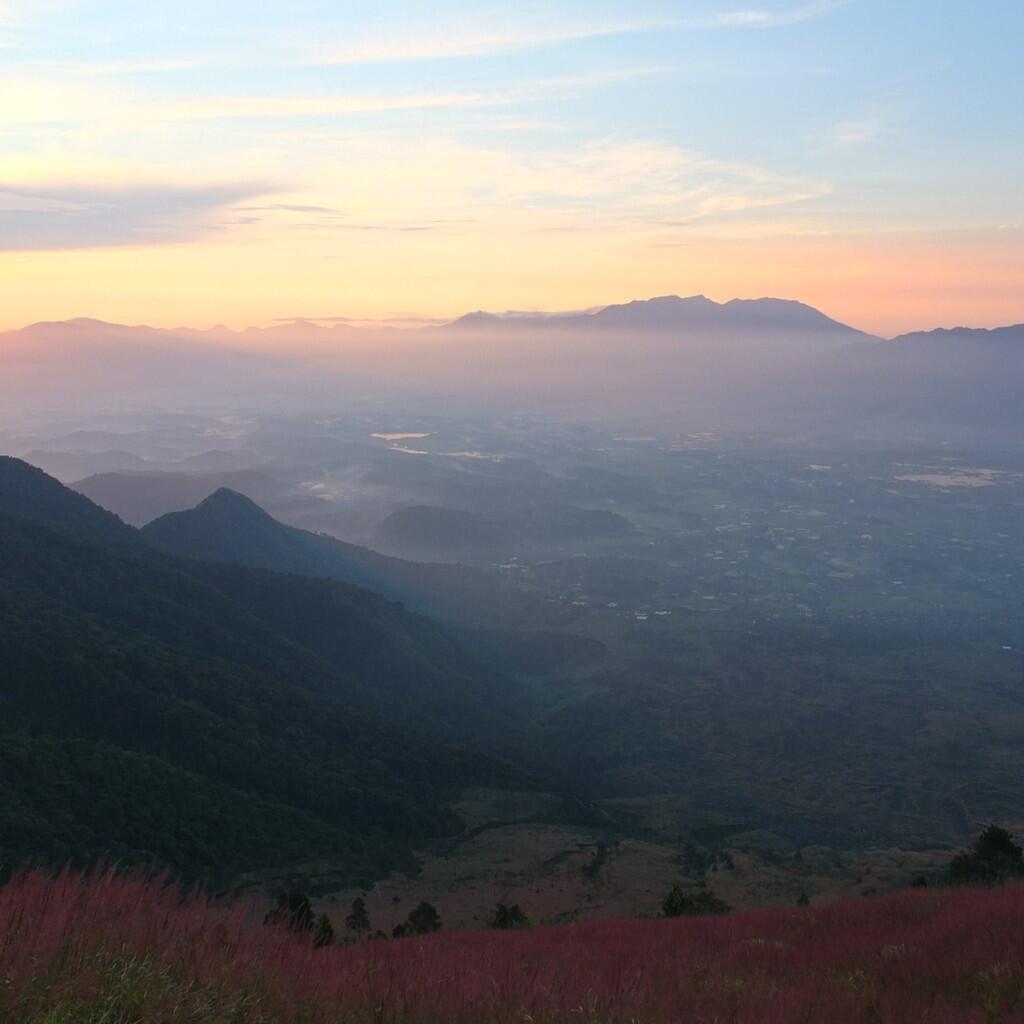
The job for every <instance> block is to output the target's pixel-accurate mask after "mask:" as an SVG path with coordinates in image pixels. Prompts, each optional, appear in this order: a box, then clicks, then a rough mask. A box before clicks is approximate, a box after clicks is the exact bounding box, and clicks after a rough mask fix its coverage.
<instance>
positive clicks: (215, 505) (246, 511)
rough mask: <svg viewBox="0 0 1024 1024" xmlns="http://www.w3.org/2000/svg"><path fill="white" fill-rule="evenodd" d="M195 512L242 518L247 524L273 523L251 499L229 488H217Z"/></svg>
mask: <svg viewBox="0 0 1024 1024" xmlns="http://www.w3.org/2000/svg"><path fill="white" fill-rule="evenodd" d="M194 511H195V512H203V513H210V512H215V513H217V514H218V515H226V516H231V517H234V518H239V517H244V518H245V519H246V520H247V521H249V522H262V521H264V520H268V521H271V522H273V519H272V517H271V516H270V515H269V514H268V513H267V512H265V511H264V510H263V509H262V508H260V506H259V505H257V504H256V502H255V501H253V500H252V498H247V497H246V496H245V495H244V494H240V493H239V492H238V491H233V490H232V489H231V488H230V487H219V488H218V489H217V490H216V491H214V492H213V494H211V495H210V496H209V497H208V498H205V499H204V500H203V501H201V502H200V503H199V504H198V505H197V506H196V507H195V509H194Z"/></svg>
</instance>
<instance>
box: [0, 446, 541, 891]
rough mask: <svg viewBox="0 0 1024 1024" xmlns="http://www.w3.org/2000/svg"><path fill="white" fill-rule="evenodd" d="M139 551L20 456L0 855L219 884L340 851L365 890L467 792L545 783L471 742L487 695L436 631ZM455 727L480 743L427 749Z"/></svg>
mask: <svg viewBox="0 0 1024 1024" xmlns="http://www.w3.org/2000/svg"><path fill="white" fill-rule="evenodd" d="M26 494H32V495H33V496H34V497H33V500H32V501H26V499H25V496H26ZM12 510H13V511H15V512H16V513H17V514H14V515H12V514H11V511H12ZM26 516H30V517H31V518H26ZM80 521H84V522H85V526H84V527H80V526H79V522H80ZM107 531H109V536H107V537H106V539H103V538H104V537H105V536H106V534H107ZM134 537H136V534H135V531H132V530H131V529H130V528H129V527H126V526H124V525H123V524H120V523H119V521H118V520H117V519H116V518H115V517H113V516H109V515H108V514H107V513H103V512H102V511H101V510H99V509H95V506H91V504H90V503H89V502H88V501H87V499H85V498H83V497H81V496H79V495H76V494H73V493H72V492H70V491H67V490H66V489H64V488H62V487H60V485H58V484H56V483H55V482H54V481H50V480H49V479H48V478H45V476H44V475H42V474H40V473H39V472H38V471H37V470H33V469H32V468H31V467H28V466H25V465H24V464H20V463H17V462H15V460H7V461H6V462H5V463H4V465H3V476H2V477H0V552H2V553H3V555H2V559H0V645H2V649H3V651H4V659H3V663H2V666H0V723H2V724H0V780H2V781H0V791H2V798H0V862H3V863H12V862H18V861H21V860H24V859H43V860H46V861H52V862H61V861H64V860H66V859H71V860H76V861H83V860H88V859H92V858H95V857H97V856H100V855H111V856H115V857H117V858H119V859H126V860H129V861H136V862H139V861H143V862H149V861H151V860H157V861H160V862H163V863H169V864H171V865H173V866H174V867H176V868H178V869H180V870H182V871H184V872H186V873H187V874H189V875H192V876H204V877H213V878H219V879H222V880H223V879H228V878H231V877H233V876H234V875H236V874H237V873H238V872H240V871H243V870H254V869H260V868H267V867H274V868H281V867H283V866H286V865H288V864H298V863H301V862H306V861H309V860H313V859H326V860H330V861H331V862H332V863H333V864H335V865H336V866H337V873H338V875H339V877H340V876H348V877H350V878H352V879H353V880H357V879H364V880H365V879H367V878H370V877H373V876H374V875H375V874H377V873H379V872H381V871H385V870H387V869H388V868H389V867H393V866H396V865H397V864H408V863H409V857H410V854H411V849H412V846H413V844H415V843H417V842H422V841H424V840H425V839H426V838H428V837H429V836H431V835H437V834H444V833H449V832H452V831H457V830H458V828H459V825H458V822H457V821H456V819H455V818H454V816H453V815H452V814H451V813H450V811H449V810H448V809H447V806H448V801H449V799H451V798H453V797H454V796H455V795H457V793H458V792H459V791H460V790H461V789H462V788H463V787H465V786H468V785H497V786H499V787H500V786H503V785H512V786H514V787H518V788H523V787H529V786H530V785H532V783H531V782H530V781H529V780H528V779H526V778H525V777H524V776H523V774H522V773H521V772H518V771H515V770H513V769H511V768H508V767H506V766H504V765H502V764H501V763H499V762H497V761H495V760H493V759H492V758H490V757H487V756H482V755H479V754H476V753H472V752H471V751H470V750H469V749H468V748H469V747H470V746H472V745H474V744H475V743H476V742H478V741H480V737H479V735H478V734H477V731H476V729H477V721H478V716H479V714H480V712H481V708H487V707H488V706H489V699H488V692H487V689H486V685H487V681H486V680H484V681H481V682H479V686H478V681H477V680H476V678H475V677H473V676H472V675H471V674H469V673H471V671H472V670H473V669H475V668H476V666H475V663H473V662H472V661H471V660H470V659H469V658H468V657H467V656H466V655H464V654H463V653H462V652H461V650H460V648H458V646H457V645H456V644H454V642H453V641H451V640H450V639H449V638H447V636H446V635H445V634H444V633H443V631H441V630H440V629H438V628H437V627H435V626H433V625H432V624H430V623H428V622H425V621H424V620H420V619H418V618H417V617H415V616H412V615H411V614H410V613H408V612H405V611H404V610H403V609H401V608H400V607H398V606H395V605H393V604H391V603H390V602H388V601H386V600H384V599H383V598H380V597H378V596H376V595H372V594H367V593H365V592H363V591H359V590H357V589H356V588H352V587H345V586H343V585H341V584H338V583H333V582H331V581H326V580H319V581H316V580H304V579H301V578H298V577H286V576H278V575H275V574H272V573H266V572H261V571H257V570H252V569H245V568H242V567H237V566H219V567H218V566H203V565H202V564H201V563H192V562H182V561H179V560H177V559H174V558H171V557H168V556H165V555H163V554H160V553H158V552H154V551H151V550H149V549H148V548H147V547H146V546H145V545H144V544H143V543H142V542H141V541H137V542H135V543H127V542H126V538H127V539H129V540H130V539H132V538H134ZM97 538H99V539H97ZM463 712H464V715H463V717H462V719H461V720H459V718H458V715H459V714H462V713H463ZM432 716H433V717H432ZM445 726H447V727H448V729H449V736H460V735H461V736H462V738H463V739H464V740H465V741H466V744H465V745H464V746H463V747H461V748H460V747H457V746H452V745H451V744H450V743H449V742H447V741H445V742H442V741H441V740H440V739H437V738H433V739H432V738H430V735H431V733H432V731H433V732H434V734H435V735H436V734H439V733H440V732H441V731H442V729H443V728H444V727H445Z"/></svg>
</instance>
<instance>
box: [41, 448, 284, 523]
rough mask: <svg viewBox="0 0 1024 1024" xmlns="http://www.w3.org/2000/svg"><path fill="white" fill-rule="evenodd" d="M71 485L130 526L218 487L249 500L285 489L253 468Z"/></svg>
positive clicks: (108, 477) (111, 476)
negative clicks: (228, 489) (227, 489)
mask: <svg viewBox="0 0 1024 1024" xmlns="http://www.w3.org/2000/svg"><path fill="white" fill-rule="evenodd" d="M28 461H31V460H28ZM71 487H72V488H73V489H74V490H76V491H78V493H79V494H84V495H85V496H86V497H87V498H89V499H90V500H91V501H94V502H95V503H96V504H97V505H99V506H100V507H101V508H106V509H109V510H110V511H111V512H115V513H116V514H117V515H119V516H120V517H121V518H122V519H123V520H124V521H125V522H126V523H131V525H132V526H145V525H146V523H150V522H152V521H153V520H154V519H157V518H159V517H160V516H162V515H166V514H167V513H169V512H181V511H184V510H185V509H189V508H193V507H194V506H195V505H197V504H198V503H199V502H200V501H202V500H203V499H204V498H208V497H209V496H210V495H211V494H213V493H214V491H218V490H220V489H221V488H222V487H225V488H230V489H231V490H233V491H237V492H238V493H239V494H244V495H245V496H246V497H248V498H251V499H252V500H253V501H268V500H272V499H273V498H275V497H280V496H281V495H282V494H283V493H285V492H286V490H287V488H286V487H285V485H284V484H281V483H279V482H278V481H276V480H274V479H273V478H272V477H269V476H267V475H266V474H265V473H260V472H258V471H256V470H233V471H229V472H210V473H175V472H152V471H151V472H128V473H124V472H120V473H96V474H94V475H92V476H88V477H86V478H85V479H83V480H79V481H78V482H77V483H73V484H71Z"/></svg>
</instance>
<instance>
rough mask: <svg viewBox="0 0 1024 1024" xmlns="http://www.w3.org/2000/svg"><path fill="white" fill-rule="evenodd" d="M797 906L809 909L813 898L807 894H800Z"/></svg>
mask: <svg viewBox="0 0 1024 1024" xmlns="http://www.w3.org/2000/svg"><path fill="white" fill-rule="evenodd" d="M796 905H797V906H798V907H809V906H810V905H811V897H810V896H808V895H807V893H805V892H802V893H800V895H799V896H797V898H796Z"/></svg>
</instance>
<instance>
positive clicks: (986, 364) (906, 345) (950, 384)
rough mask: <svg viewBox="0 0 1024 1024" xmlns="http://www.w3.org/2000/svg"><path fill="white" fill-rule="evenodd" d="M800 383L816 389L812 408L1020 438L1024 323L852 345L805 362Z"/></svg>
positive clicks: (883, 424)
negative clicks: (812, 364) (992, 328)
mask: <svg viewBox="0 0 1024 1024" xmlns="http://www.w3.org/2000/svg"><path fill="white" fill-rule="evenodd" d="M800 386H801V387H802V388H803V389H804V391H805V393H806V394H807V395H809V396H813V399H808V400H806V404H807V405H808V406H809V407H810V409H811V411H812V412H813V411H816V410H821V412H822V413H824V412H825V411H826V410H827V413H828V415H830V416H832V417H845V418H847V419H849V420H856V421H861V422H864V421H870V422H871V423H874V424H875V425H876V426H877V427H879V428H881V429H883V430H891V429H893V427H894V426H896V427H899V428H900V429H902V428H905V427H906V426H911V427H912V428H914V429H931V430H932V431H933V432H936V433H937V434H939V435H942V436H944V437H946V438H948V439H957V440H967V439H971V438H977V439H985V440H986V442H988V443H991V442H996V443H1000V444H1003V443H1007V442H1009V443H1010V444H1013V445H1015V444H1016V442H1017V440H1018V439H1019V436H1020V431H1021V429H1022V427H1024V418H1022V417H1024V404H1022V402H1021V395H1022V394H1024V325H1017V326H1012V327H1003V328H998V329H996V330H975V329H970V328H963V327H959V328H953V329H940V330H935V331H920V332H915V333H912V334H905V335H901V336H899V337H897V338H893V339H892V340H891V341H887V342H883V343H881V344H877V345H852V346H849V347H847V348H844V349H841V350H839V351H837V352H834V353H828V354H827V355H826V356H825V357H824V358H823V359H822V360H821V361H820V362H818V363H816V364H815V365H814V366H812V367H808V368H806V370H805V371H804V372H803V377H802V379H801V380H800Z"/></svg>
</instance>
